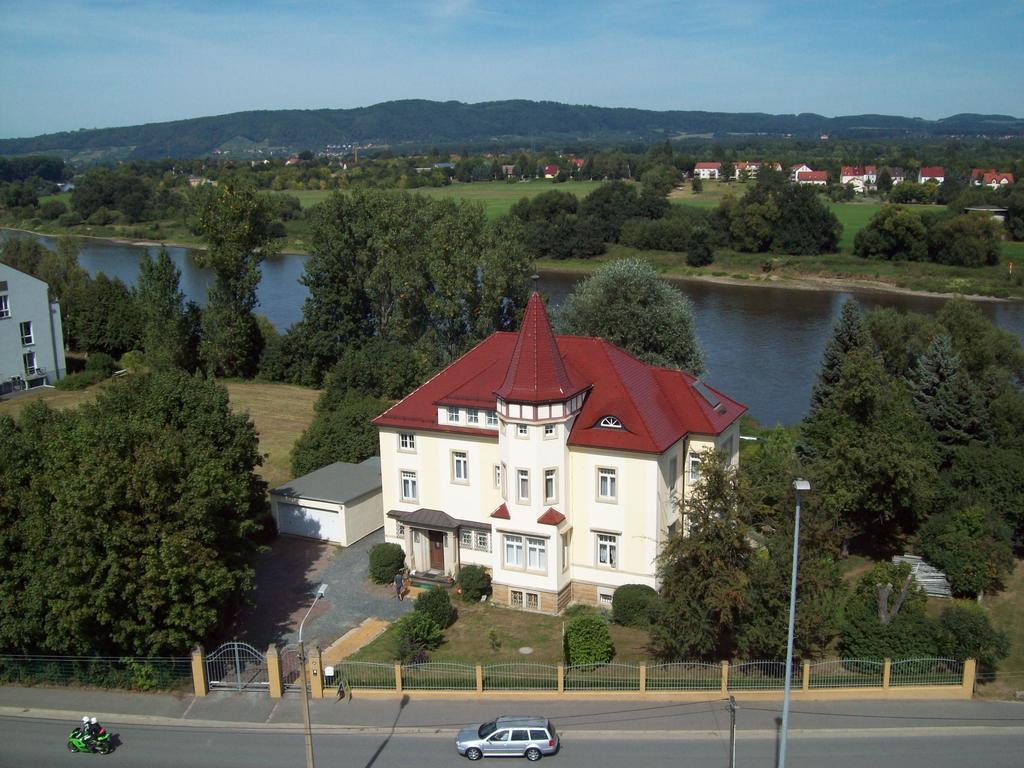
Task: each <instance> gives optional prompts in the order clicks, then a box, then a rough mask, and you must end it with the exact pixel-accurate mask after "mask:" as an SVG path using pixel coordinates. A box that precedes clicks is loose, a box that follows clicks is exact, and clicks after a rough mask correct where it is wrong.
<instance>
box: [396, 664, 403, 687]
mask: <svg viewBox="0 0 1024 768" xmlns="http://www.w3.org/2000/svg"><path fill="white" fill-rule="evenodd" d="M401 692H402V665H401V664H395V693H401Z"/></svg>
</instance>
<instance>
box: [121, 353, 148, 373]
mask: <svg viewBox="0 0 1024 768" xmlns="http://www.w3.org/2000/svg"><path fill="white" fill-rule="evenodd" d="M145 366H146V356H145V355H143V354H142V353H141V352H139V350H137V349H130V350H128V351H127V352H125V353H124V354H123V355H121V359H120V360H118V361H117V367H118V368H127V369H130V370H133V371H137V370H139V369H140V368H144V367H145Z"/></svg>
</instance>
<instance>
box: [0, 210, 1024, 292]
mask: <svg viewBox="0 0 1024 768" xmlns="http://www.w3.org/2000/svg"><path fill="white" fill-rule="evenodd" d="M0 229H2V230H6V231H10V232H18V233H22V234H26V235H33V236H39V237H61V236H63V235H67V236H68V237H74V238H81V239H83V240H91V241H97V242H106V243H112V244H114V245H121V246H134V247H144V248H159V247H161V246H164V247H171V248H185V249H188V250H194V251H205V250H206V246H205V245H203V244H202V243H196V242H188V241H185V242H178V241H174V240H152V239H147V238H137V237H119V236H114V235H87V234H78V233H74V234H71V233H52V232H41V231H36V230H30V229H23V228H19V227H0ZM1008 245H1010V246H1021V248H1020V250H1021V257H1020V263H1022V264H1024V243H1012V244H1008ZM278 253H279V254H280V255H287V256H308V255H309V253H308V251H305V250H302V249H298V248H284V249H282V250H281V251H279V252H278ZM624 257H635V258H642V259H646V260H647V261H650V262H651V263H652V264H653V265H654V266H655V268H656V269H658V271H659V272H660V273H661V274H662V276H664V277H665V278H666V279H668V280H670V281H672V282H679V283H687V282H699V283H712V284H718V285H730V286H746V287H750V288H783V289H791V290H802V291H855V292H861V293H862V292H876V293H889V294H898V295H903V296H921V297H928V298H953V297H962V298H966V299H970V300H971V301H994V302H1006V301H1010V302H1016V301H1024V286H1017V285H1014V284H1011V283H1009V282H1007V284H1005V285H996V286H993V292H992V293H982V292H978V291H971V290H969V289H968V286H969V285H970V282H969V280H970V278H973V277H974V275H972V274H970V271H969V270H966V269H965V268H952V267H944V266H942V265H920V264H919V265H915V266H916V267H917V268H918V269H923V268H928V269H929V270H930V271H931V272H932V273H931V274H926V275H917V274H912V275H908V279H910V280H914V279H915V278H916V279H926V278H927V279H932V280H943V281H945V282H946V283H948V284H950V286H949V287H950V288H951V290H934V289H929V288H925V287H917V286H915V285H901V284H899V283H897V282H889V281H886V280H883V279H882V278H881V277H880V276H879V277H872V278H869V277H867V276H865V275H858V276H850V275H835V274H827V273H826V274H822V273H821V267H822V264H823V262H825V263H827V262H828V261H829V260H830V259H835V260H837V261H841V263H842V264H848V263H849V259H850V257H845V256H842V255H841V254H837V255H835V256H834V257H830V256H821V257H813V263H811V264H807V266H813V267H816V268H817V269H816V271H813V272H805V271H803V270H801V269H800V266H801V264H800V262H799V261H798V259H800V258H803V257H774V258H773V257H770V256H768V255H767V254H732V253H726V254H720V255H718V256H717V257H716V262H715V263H714V264H711V265H710V266H708V267H699V268H696V267H689V266H687V265H686V264H685V262H684V261H683V258H684V257H683V255H682V254H678V253H672V252H667V251H640V250H636V249H633V248H625V247H623V246H619V245H611V246H610V247H609V250H608V252H607V253H606V254H604V255H602V256H598V257H596V258H593V259H588V260H579V259H575V260H567V261H558V260H554V259H538V260H537V261H536V262H535V264H536V267H537V269H538V270H539V271H541V272H543V273H545V274H551V275H565V276H579V277H581V278H583V277H586V276H588V275H591V274H593V273H594V272H596V271H597V270H598V269H600V267H601V266H602V265H603V264H605V263H607V262H608V261H611V260H614V259H617V258H624ZM751 260H757V261H759V262H760V263H759V264H758V266H757V271H755V270H753V269H751V268H750V267H751V265H750V264H749V263H748V262H750V261H751ZM765 262H768V263H771V262H780V264H779V265H778V266H774V267H773V268H772V271H770V272H765V271H764V268H763V264H764V263H765ZM859 266H861V267H862V268H863V269H867V268H871V267H879V268H880V267H882V266H885V267H886V268H888V269H889V270H890V271H891V270H892V269H894V267H895V268H898V267H899V266H900V265H891V264H886V265H881V264H877V263H866V264H864V265H859ZM989 269H992V268H989ZM943 271H945V272H943ZM965 271H966V272H967V274H966V276H965V275H964V274H963V273H964V272H965ZM947 273H948V274H947ZM879 275H880V273H879ZM995 291H999V292H1001V293H1003V294H1005V295H999V293H996V292H995Z"/></svg>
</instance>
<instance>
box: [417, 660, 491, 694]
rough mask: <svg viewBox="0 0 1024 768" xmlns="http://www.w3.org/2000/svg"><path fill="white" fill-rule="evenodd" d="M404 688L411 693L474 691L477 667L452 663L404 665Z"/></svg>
mask: <svg viewBox="0 0 1024 768" xmlns="http://www.w3.org/2000/svg"><path fill="white" fill-rule="evenodd" d="M402 687H403V688H407V689H409V690H410V691H415V690H418V691H474V690H476V667H475V666H474V665H472V664H459V663H458V662H450V661H426V662H423V663H422V664H403V665H402Z"/></svg>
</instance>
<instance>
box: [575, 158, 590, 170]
mask: <svg viewBox="0 0 1024 768" xmlns="http://www.w3.org/2000/svg"><path fill="white" fill-rule="evenodd" d="M572 164H573V165H575V166H576V167H577V168H582V167H583V166H584V165H586V164H587V161H586V159H585V158H582V157H577V158H574V159H573V161H572Z"/></svg>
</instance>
